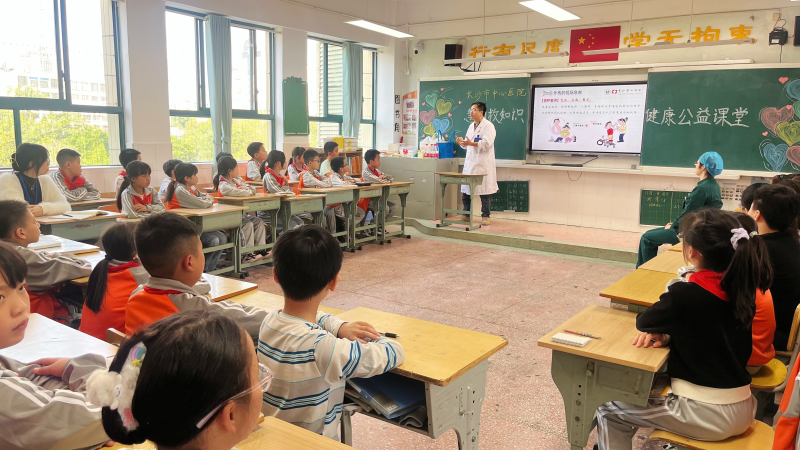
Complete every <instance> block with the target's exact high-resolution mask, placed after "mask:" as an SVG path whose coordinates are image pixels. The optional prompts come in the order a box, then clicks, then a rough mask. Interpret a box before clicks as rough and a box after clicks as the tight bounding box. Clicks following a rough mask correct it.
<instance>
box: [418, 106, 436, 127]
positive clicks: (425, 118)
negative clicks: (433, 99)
mask: <svg viewBox="0 0 800 450" xmlns="http://www.w3.org/2000/svg"><path fill="white" fill-rule="evenodd" d="M435 118H436V111H434V110H432V109H431V110H430V111H422V112H420V113H419V120H421V121H422V123H424V124H425V125H428V124H430V123H431V122H433V119H435Z"/></svg>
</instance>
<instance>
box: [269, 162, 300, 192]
mask: <svg viewBox="0 0 800 450" xmlns="http://www.w3.org/2000/svg"><path fill="white" fill-rule="evenodd" d="M292 165H294V164H292ZM267 172H269V173H271V174H272V176H273V177H275V179H276V180H277V181H278V184H280V185H281V187H283V185H284V184H286V178H283V177H282V176H280V175H278V174H277V173H275V172H274V171H273V170H272V169H270V168H267Z"/></svg>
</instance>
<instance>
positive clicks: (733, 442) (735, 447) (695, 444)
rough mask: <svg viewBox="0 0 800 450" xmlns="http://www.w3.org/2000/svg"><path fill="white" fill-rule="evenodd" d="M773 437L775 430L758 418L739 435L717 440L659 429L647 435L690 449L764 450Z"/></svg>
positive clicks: (770, 445)
mask: <svg viewBox="0 0 800 450" xmlns="http://www.w3.org/2000/svg"><path fill="white" fill-rule="evenodd" d="M774 438H775V430H773V429H772V427H770V426H769V425H767V424H765V423H764V422H759V421H758V420H754V421H753V424H752V425H750V428H748V429H747V431H745V432H744V433H742V434H740V435H739V436H734V437H729V438H728V439H725V440H724V441H718V442H705V441H697V440H694V439H689V438H686V437H683V436H678V435H677V434H672V433H670V432H667V431H661V430H655V431H653V432H652V433H650V437H649V439H650V440H651V441H654V440H659V441H666V442H669V443H671V444H673V445H675V446H677V447H678V448H679V449H691V450H766V449H770V448H772V441H773V439H774Z"/></svg>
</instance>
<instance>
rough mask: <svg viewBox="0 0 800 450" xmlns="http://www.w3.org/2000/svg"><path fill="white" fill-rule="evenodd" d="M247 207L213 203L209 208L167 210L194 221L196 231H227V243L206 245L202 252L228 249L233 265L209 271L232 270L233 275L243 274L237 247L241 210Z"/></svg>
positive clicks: (225, 271) (216, 272)
mask: <svg viewBox="0 0 800 450" xmlns="http://www.w3.org/2000/svg"><path fill="white" fill-rule="evenodd" d="M246 209H247V208H245V207H243V206H234V205H222V204H219V203H215V204H214V205H212V206H211V208H205V209H195V208H177V209H170V210H169V212H172V213H175V214H180V215H182V216H186V218H188V219H189V220H191V221H192V222H194V224H195V226H196V227H197V231H198V232H201V233H203V232H206V231H217V230H220V231H227V232H228V243H227V244H222V245H217V246H215V247H208V248H204V249H203V253H211V252H215V251H217V250H227V249H230V250H229V251H230V253H232V254H233V256H232V258H231V259H232V260H233V265H232V266H231V267H226V268H223V269H218V270H214V271H211V272H209V273H211V274H212V275H217V274H220V273H227V272H233V273H234V274H235V275H238V276H243V274H242V272H241V271H240V270H239V266H240V265H241V262H242V255H241V251H240V247H239V244H238V243H239V230H240V228H241V227H242V211H244V210H246Z"/></svg>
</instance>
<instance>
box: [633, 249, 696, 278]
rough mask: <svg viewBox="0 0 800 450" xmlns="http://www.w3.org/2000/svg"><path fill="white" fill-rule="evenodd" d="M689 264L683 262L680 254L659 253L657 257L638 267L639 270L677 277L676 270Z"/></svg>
mask: <svg viewBox="0 0 800 450" xmlns="http://www.w3.org/2000/svg"><path fill="white" fill-rule="evenodd" d="M687 265H689V263H687V262H685V261H684V260H683V253H682V252H661V253H659V255H658V256H656V257H655V258H653V259H651V260H650V261H647V262H646V263H644V264H642V265H641V266H639V270H652V271H654V272H664V273H669V274H672V275H674V276H677V275H678V269H680V268H681V267H684V266H687Z"/></svg>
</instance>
